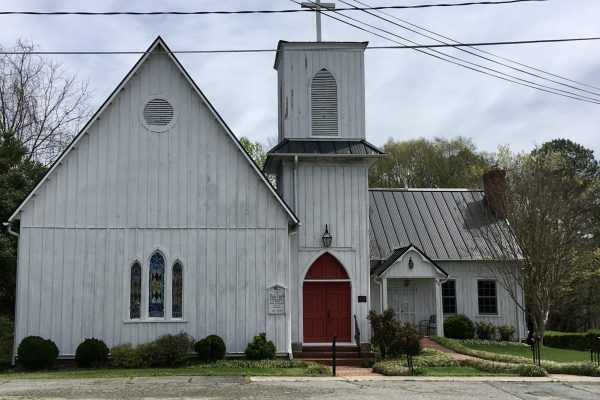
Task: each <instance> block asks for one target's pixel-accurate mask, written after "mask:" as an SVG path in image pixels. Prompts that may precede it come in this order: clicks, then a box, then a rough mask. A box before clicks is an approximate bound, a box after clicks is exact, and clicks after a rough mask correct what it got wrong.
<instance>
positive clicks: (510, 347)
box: [461, 340, 590, 363]
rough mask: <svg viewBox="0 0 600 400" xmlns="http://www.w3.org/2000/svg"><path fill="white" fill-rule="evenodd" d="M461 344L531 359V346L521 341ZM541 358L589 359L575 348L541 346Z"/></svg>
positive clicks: (468, 342) (552, 359)
mask: <svg viewBox="0 0 600 400" xmlns="http://www.w3.org/2000/svg"><path fill="white" fill-rule="evenodd" d="M461 344H462V345H463V346H465V347H468V348H469V349H472V350H481V351H487V352H490V353H496V354H507V355H511V356H517V357H523V358H529V359H531V347H529V346H528V345H526V344H521V343H511V342H509V343H506V344H504V343H498V342H491V341H480V340H477V341H475V340H464V341H461ZM540 355H541V358H542V360H548V361H555V362H559V363H567V362H585V361H589V360H590V353H588V352H585V351H577V350H566V349H556V348H553V347H541V348H540Z"/></svg>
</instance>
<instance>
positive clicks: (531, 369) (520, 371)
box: [515, 364, 548, 376]
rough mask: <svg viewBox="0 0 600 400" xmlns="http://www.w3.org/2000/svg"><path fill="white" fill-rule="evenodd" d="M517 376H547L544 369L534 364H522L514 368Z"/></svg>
mask: <svg viewBox="0 0 600 400" xmlns="http://www.w3.org/2000/svg"><path fill="white" fill-rule="evenodd" d="M515 372H516V373H517V375H519V376H548V373H547V372H546V370H545V369H544V368H542V367H540V366H537V365H535V364H523V365H519V366H517V367H516V368H515Z"/></svg>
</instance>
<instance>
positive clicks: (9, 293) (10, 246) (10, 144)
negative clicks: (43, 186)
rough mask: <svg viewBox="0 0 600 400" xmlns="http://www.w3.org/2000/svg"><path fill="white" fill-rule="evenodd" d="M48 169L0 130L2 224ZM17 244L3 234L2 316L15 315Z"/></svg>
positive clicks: (0, 270)
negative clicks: (32, 158) (31, 158)
mask: <svg viewBox="0 0 600 400" xmlns="http://www.w3.org/2000/svg"><path fill="white" fill-rule="evenodd" d="M45 171H46V168H45V167H44V166H43V165H42V164H40V163H39V162H37V161H34V160H30V159H29V149H27V147H25V146H24V145H23V144H22V143H21V142H20V141H19V140H18V139H17V138H16V137H15V135H13V134H12V133H10V132H5V131H4V130H3V129H2V127H1V126H0V220H1V221H2V222H3V221H6V220H7V219H8V218H9V217H10V215H11V213H12V212H14V210H15V209H16V208H17V206H18V205H19V203H20V202H21V201H23V200H24V199H25V197H26V196H27V194H28V193H29V192H30V191H31V189H32V188H33V187H34V186H35V184H36V183H37V182H38V181H39V180H40V179H41V177H42V175H43V174H44V172H45ZM16 267H17V243H16V239H15V237H13V236H10V235H9V234H8V232H7V231H6V229H5V228H2V229H1V230H0V276H2V279H0V314H5V315H11V316H12V315H14V305H15V283H16V282H15V278H16Z"/></svg>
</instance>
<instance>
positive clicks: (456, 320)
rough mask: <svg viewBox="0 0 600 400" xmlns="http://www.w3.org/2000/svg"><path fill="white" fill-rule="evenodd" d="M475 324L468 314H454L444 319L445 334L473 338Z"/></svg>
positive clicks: (455, 337)
mask: <svg viewBox="0 0 600 400" xmlns="http://www.w3.org/2000/svg"><path fill="white" fill-rule="evenodd" d="M474 334H475V326H474V325H473V321H471V320H470V319H469V318H468V317H467V316H466V315H463V314H457V315H452V316H450V317H448V318H446V320H444V335H445V336H446V337H448V338H451V339H473V335H474Z"/></svg>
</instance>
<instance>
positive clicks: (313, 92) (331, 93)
mask: <svg viewBox="0 0 600 400" xmlns="http://www.w3.org/2000/svg"><path fill="white" fill-rule="evenodd" d="M310 102H311V105H310V107H311V115H312V126H311V127H312V134H313V135H314V136H335V135H337V134H338V101H337V82H336V81H335V78H334V77H333V75H332V74H331V72H329V71H327V70H326V69H325V68H323V69H322V70H320V71H319V72H317V73H316V74H315V76H314V77H313V79H312V82H311V84H310Z"/></svg>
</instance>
